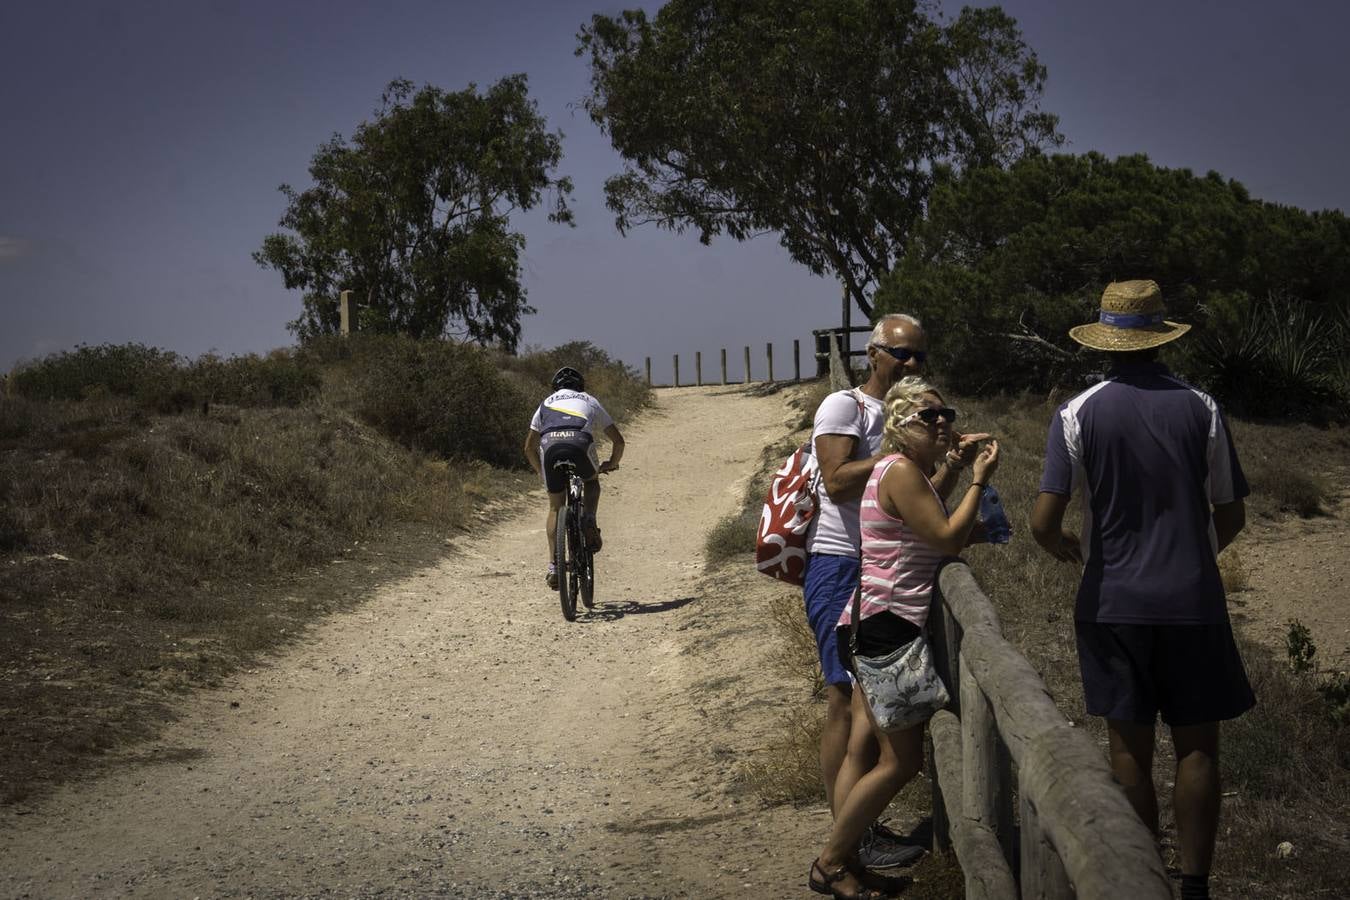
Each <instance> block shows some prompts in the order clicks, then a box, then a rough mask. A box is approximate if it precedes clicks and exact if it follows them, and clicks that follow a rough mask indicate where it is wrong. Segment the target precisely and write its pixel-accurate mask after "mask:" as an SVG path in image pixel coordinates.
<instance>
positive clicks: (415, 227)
mask: <svg viewBox="0 0 1350 900" xmlns="http://www.w3.org/2000/svg"><path fill="white" fill-rule="evenodd" d="M561 138H562V135H561V133H552V132H549V131H548V126H547V123H546V122H545V120H544V118H543V116H541V115H540V114H539V112H538V109H537V107H536V105H535V103H534V102H533V101H531V100H530V99H529V95H528V92H527V85H526V79H525V76H524V75H513V76H510V77H507V78H504V79H502V80H501V81H499V82H497V83H496V84H494V85H492V86H491V87H490V88H488V89H487V91H485V92H483V93H479V91H478V89H477V87H476V86H475V85H472V84H470V85H469V86H468V88H466V89H465V90H462V91H458V92H447V91H444V90H441V89H440V88H437V87H433V86H430V85H427V86H425V87H422V88H421V89H419V90H416V91H414V89H413V85H412V83H411V82H408V81H406V80H398V81H394V82H391V83H390V84H389V86H388V88H387V89H386V91H385V93H384V95H383V98H382V104H381V106H380V108H379V109H377V110H376V112H375V116H374V118H373V119H372V120H371V121H369V122H363V123H362V124H361V125H359V126H358V127H357V129H356V131H355V133H354V134H353V135H352V138H351V140H350V141H347V140H344V139H343V138H342V137H341V136H340V135H335V136H334V137H333V138H332V139H331V140H329V141H328V142H327V143H325V144H324V145H323V146H321V147H320V148H319V150H318V152H317V153H315V154H314V159H313V161H312V162H311V164H310V168H309V172H310V175H311V176H312V177H313V179H314V186H313V187H311V188H309V189H307V190H305V191H296V190H294V189H293V188H291V187H290V186H289V185H282V186H281V192H282V193H283V194H284V195H285V196H286V201H287V205H286V212H285V214H284V215H283V216H282V218H281V222H280V224H281V226H282V227H283V228H284V229H287V231H283V232H279V233H276V234H271V235H268V236H267V237H266V238H265V239H264V240H263V245H262V248H261V249H260V250H259V251H257V252H256V253H254V254H253V258H254V259H255V260H256V261H257V262H258V264H259V265H261V266H263V267H264V268H271V269H276V270H277V271H279V272H281V274H282V277H283V278H284V279H285V283H286V287H287V288H294V289H299V290H302V291H304V311H303V312H302V313H301V315H300V318H298V319H297V320H295V321H294V322H292V323H291V329H292V331H294V332H295V333H296V334H297V335H298V336H299V337H301V338H302V339H303V338H306V337H310V336H313V335H318V334H329V333H332V332H334V331H336V330H337V328H338V308H337V295H338V292H339V291H342V290H351V291H352V292H353V295H354V297H355V299H356V300H357V303H358V305H359V314H358V324H359V327H360V328H361V329H363V330H367V331H375V332H385V333H401V334H409V335H412V336H414V337H432V336H442V335H453V336H457V337H461V338H465V339H468V340H472V341H477V342H480V343H492V342H496V343H500V344H502V345H503V346H505V347H507V348H508V349H514V347H515V345H516V342H517V340H518V339H519V336H520V319H521V316H522V315H524V314H526V313H529V312H532V311H533V310H532V309H531V308H530V307H529V306H528V305H527V304H526V302H525V290H524V288H523V287H522V286H521V283H520V253H521V251H522V250H523V249H524V246H525V238H524V236H522V235H521V234H519V233H518V232H514V231H512V230H511V228H510V215H511V213H513V212H515V211H516V210H528V209H531V208H532V207H535V206H537V205H539V204H540V203H543V202H549V198H548V197H547V196H546V195H548V194H551V195H552V196H551V210H550V212H549V218H550V219H551V220H553V221H556V222H562V223H567V224H571V222H572V213H571V210H570V209H569V208H568V206H567V199H568V196H569V194H570V192H571V190H572V183H571V181H570V179H568V178H566V177H555V176H554V174H553V173H554V170H555V169H556V167H557V165H558V162H559V160H560V159H561V157H562V143H561Z"/></svg>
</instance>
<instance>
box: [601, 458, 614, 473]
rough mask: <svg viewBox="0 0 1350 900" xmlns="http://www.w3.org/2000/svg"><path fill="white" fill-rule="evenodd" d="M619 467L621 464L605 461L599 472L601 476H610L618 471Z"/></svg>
mask: <svg viewBox="0 0 1350 900" xmlns="http://www.w3.org/2000/svg"><path fill="white" fill-rule="evenodd" d="M618 467H619V464H618V463H616V462H614V461H613V460H609V459H607V460H605V461H604V462H602V463H601V464H600V469H599V471H598V474H600V475H605V474H608V473H610V472H613V471H614V470H615V469H617V468H618Z"/></svg>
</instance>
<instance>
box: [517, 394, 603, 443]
mask: <svg viewBox="0 0 1350 900" xmlns="http://www.w3.org/2000/svg"><path fill="white" fill-rule="evenodd" d="M613 424H614V420H613V419H612V418H610V415H609V413H607V412H605V408H604V407H603V406H601V405H600V401H599V400H596V399H595V398H594V397H592V396H591V395H590V394H588V393H586V392H585V391H573V390H566V389H564V390H561V391H556V392H554V393H552V394H550V395H548V397H546V398H544V402H543V403H541V404H539V408H538V409H537V410H535V411H534V418H532V419H530V430H531V431H537V432H539V433H541V434H547V433H549V432H551V431H584V432H586V434H587V435H589V436H590V437H591V438H592V439H594V437H595V433H596V432H597V431H601V432H603V431H604V430H605V429H606V428H608V427H609V426H611V425H613Z"/></svg>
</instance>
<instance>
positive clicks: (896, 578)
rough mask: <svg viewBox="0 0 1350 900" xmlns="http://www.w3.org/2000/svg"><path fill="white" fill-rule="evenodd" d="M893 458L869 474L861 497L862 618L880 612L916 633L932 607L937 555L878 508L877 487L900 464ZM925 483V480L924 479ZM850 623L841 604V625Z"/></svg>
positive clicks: (895, 455) (850, 613) (849, 608)
mask: <svg viewBox="0 0 1350 900" xmlns="http://www.w3.org/2000/svg"><path fill="white" fill-rule="evenodd" d="M900 458H901V457H900V454H899V453H892V454H891V455H890V456H887V457H886V458H885V459H883V460H881V461H880V462H878V463H877V464H876V466H875V467H874V468H873V469H872V475H871V477H869V478H868V479H867V487H866V488H865V489H864V490H863V495H862V515H861V518H860V523H861V526H862V527H861V533H862V598H861V605H860V612H861V616H862V618H864V619H866V618H867V617H868V616H874V615H876V614H877V613H879V612H891V613H894V614H895V615H897V616H900V617H901V618H902V619H906V620H908V621H910V622H913V623H914V624H915V625H918V626H919V627H920V628H922V627H923V626H924V623H925V622H927V621H928V606H929V604H930V603H931V602H932V595H933V576H934V575H936V574H937V565H938V562H940V561H941V560H942V553H940V552H939V551H937V550H935V549H934V548H933V547H931V546H929V545H928V544H927V543H925V542H924V541H923V540H922V539H921V538H920V537H919V536H918V535H916V534H915V533H914V532H913V531H911V530H910V528H909V526H908V525H906V524H905V523H904V521H903V520H902V519H898V518H896V517H894V516H892V515H890V514H889V513H887V512H886V510H884V509H882V508H881V501H880V500H878V499H877V486H878V485H879V484H880V483H881V479H882V477H883V476H884V475H885V474H886V471H887V470H888V469H890V467H891V465H892V464H893V463H894V462H895V461H896V460H897V459H900ZM925 480H927V479H926V478H925ZM928 487H929V489H930V490H932V491H933V496H934V497H937V499H938V503H942V509H943V511H944V512H946V510H947V504H945V503H943V502H942V497H941V496H940V495H939V494H938V492H937V490H936V489H934V488H933V483H932V482H931V481H929V482H928ZM852 621H853V599H852V597H850V598H849V602H848V603H846V604H844V613H843V615H842V616H840V617H839V624H840V625H848V624H850V623H851V622H852Z"/></svg>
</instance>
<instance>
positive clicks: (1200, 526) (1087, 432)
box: [1041, 362, 1250, 625]
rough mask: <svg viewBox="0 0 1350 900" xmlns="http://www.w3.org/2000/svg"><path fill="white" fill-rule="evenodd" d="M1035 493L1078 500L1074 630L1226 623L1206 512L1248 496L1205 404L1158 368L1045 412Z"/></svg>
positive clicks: (1125, 370) (1131, 370)
mask: <svg viewBox="0 0 1350 900" xmlns="http://www.w3.org/2000/svg"><path fill="white" fill-rule="evenodd" d="M1041 490H1042V491H1043V492H1046V493H1051V494H1064V495H1069V494H1072V493H1075V492H1081V494H1082V501H1083V536H1082V546H1083V557H1084V560H1085V564H1084V569H1083V580H1082V583H1081V584H1080V586H1079V589H1078V600H1077V603H1076V606H1075V613H1074V614H1075V618H1076V619H1077V620H1078V621H1080V622H1127V623H1135V624H1178V625H1181V624H1195V625H1201V624H1216V623H1221V622H1226V621H1227V620H1228V609H1227V606H1226V604H1225V600H1224V593H1223V583H1222V582H1221V581H1220V579H1219V566H1218V562H1217V556H1218V539H1217V536H1216V534H1215V531H1214V519H1213V515H1212V513H1211V505H1219V504H1223V503H1231V502H1233V501H1234V500H1237V499H1240V498H1242V497H1245V496H1247V494H1248V493H1250V491H1249V489H1248V487H1247V479H1246V478H1245V477H1244V476H1243V474H1242V467H1241V466H1240V465H1239V464H1238V458H1237V453H1236V451H1235V450H1234V449H1233V444H1232V441H1231V440H1230V439H1229V434H1228V425H1227V423H1226V422H1225V421H1224V417H1223V413H1222V412H1220V410H1219V407H1218V404H1216V403H1215V402H1214V400H1213V398H1211V397H1210V396H1209V395H1208V394H1206V393H1204V392H1203V391H1200V390H1197V389H1196V388H1193V387H1191V386H1190V385H1189V384H1186V383H1185V382H1184V381H1182V380H1180V379H1179V378H1176V377H1175V376H1173V375H1172V374H1171V373H1170V372H1168V370H1167V367H1166V366H1163V365H1162V364H1161V363H1156V362H1149V363H1136V364H1133V365H1126V366H1117V367H1116V368H1115V369H1114V370H1113V371H1112V372H1111V374H1110V375H1109V376H1108V377H1107V379H1106V380H1105V381H1103V382H1101V383H1100V384H1097V385H1095V386H1094V387H1091V388H1089V389H1088V390H1086V391H1084V392H1083V393H1081V394H1079V395H1078V396H1077V397H1074V398H1073V399H1072V400H1070V401H1068V402H1067V403H1065V404H1064V405H1063V406H1061V407H1060V408H1059V409H1058V410H1057V411H1056V413H1055V417H1054V419H1053V420H1052V421H1051V422H1050V435H1049V438H1048V440H1047V442H1046V448H1045V471H1044V473H1043V475H1042V476H1041Z"/></svg>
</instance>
